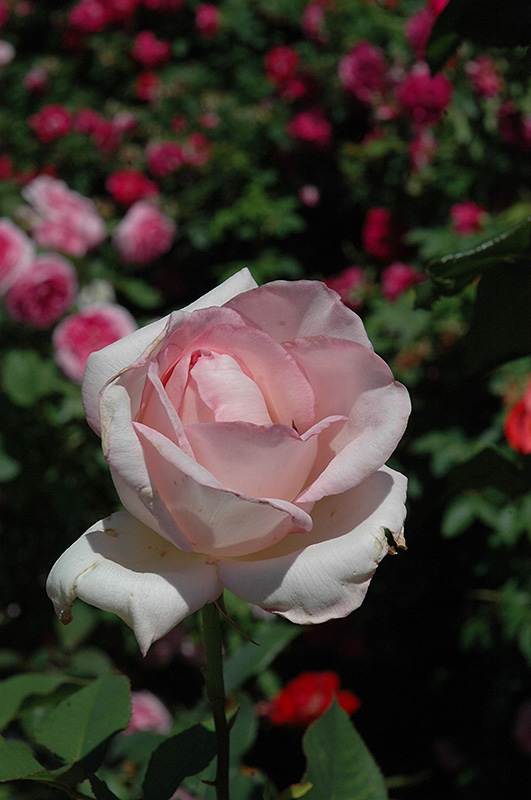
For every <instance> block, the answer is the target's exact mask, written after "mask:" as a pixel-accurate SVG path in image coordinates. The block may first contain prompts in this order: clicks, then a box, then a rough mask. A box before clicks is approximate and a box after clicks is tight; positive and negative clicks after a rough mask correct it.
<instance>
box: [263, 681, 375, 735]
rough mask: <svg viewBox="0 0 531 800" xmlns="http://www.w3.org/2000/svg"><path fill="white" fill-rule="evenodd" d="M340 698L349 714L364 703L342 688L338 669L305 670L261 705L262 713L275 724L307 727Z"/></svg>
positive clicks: (342, 705) (342, 706)
mask: <svg viewBox="0 0 531 800" xmlns="http://www.w3.org/2000/svg"><path fill="white" fill-rule="evenodd" d="M334 699H335V700H337V702H338V703H339V705H340V706H341V708H342V709H343V710H344V711H346V712H347V714H353V713H354V712H355V711H357V710H358V708H359V707H360V705H361V701H360V699H359V697H357V695H355V694H354V693H353V692H350V691H349V690H348V689H340V682H339V676H338V675H336V673H335V672H329V671H326V672H302V673H301V674H300V675H299V676H298V677H297V678H294V679H293V680H292V681H290V682H289V683H287V684H286V686H285V687H284V688H283V689H281V690H280V692H279V693H278V694H277V695H276V696H275V697H274V698H273V700H271V701H270V702H268V703H262V704H260V705H259V708H258V712H259V713H260V715H261V716H265V717H268V718H269V719H270V720H271V722H272V723H273V725H282V726H288V727H306V726H307V725H311V723H312V722H315V720H316V719H319V717H321V716H322V715H323V714H324V713H325V711H327V710H328V709H329V708H330V706H331V705H332V701H333V700H334Z"/></svg>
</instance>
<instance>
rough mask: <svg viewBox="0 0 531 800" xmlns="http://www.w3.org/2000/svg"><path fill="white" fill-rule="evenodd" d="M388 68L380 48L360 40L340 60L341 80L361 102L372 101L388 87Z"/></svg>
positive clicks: (339, 72)
mask: <svg viewBox="0 0 531 800" xmlns="http://www.w3.org/2000/svg"><path fill="white" fill-rule="evenodd" d="M386 69H387V68H386V64H385V57H384V54H383V52H382V51H381V50H380V48H379V47H375V46H374V45H372V44H369V42H359V44H357V45H356V46H355V47H353V48H352V50H351V51H350V52H349V53H347V55H346V56H343V58H342V59H341V61H340V62H339V67H338V74H339V81H340V83H341V85H342V86H343V87H344V88H345V89H346V90H347V91H348V92H350V93H351V94H353V95H354V97H356V98H357V99H358V100H359V101H360V103H370V102H372V101H373V100H374V99H375V98H378V97H381V95H382V94H383V93H384V91H385V89H386V79H385V76H386Z"/></svg>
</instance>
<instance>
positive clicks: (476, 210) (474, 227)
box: [450, 200, 487, 236]
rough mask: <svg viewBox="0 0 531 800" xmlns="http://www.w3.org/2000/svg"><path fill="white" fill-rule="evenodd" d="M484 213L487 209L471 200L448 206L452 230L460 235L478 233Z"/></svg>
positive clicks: (481, 226)
mask: <svg viewBox="0 0 531 800" xmlns="http://www.w3.org/2000/svg"><path fill="white" fill-rule="evenodd" d="M486 213H487V210H486V209H485V208H483V206H478V204H477V203H474V201H473V200H465V201H464V202H462V203H454V205H453V206H452V207H451V208H450V217H451V219H452V227H453V230H454V231H455V233H458V234H459V235H460V236H470V235H471V234H472V233H478V232H479V231H480V230H482V228H483V222H484V219H485V214H486Z"/></svg>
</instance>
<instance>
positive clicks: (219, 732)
mask: <svg viewBox="0 0 531 800" xmlns="http://www.w3.org/2000/svg"><path fill="white" fill-rule="evenodd" d="M202 615H203V638H204V640H205V647H206V673H205V680H206V690H207V696H208V699H209V700H210V705H211V706H212V713H213V716H214V727H215V729H216V737H217V744H218V758H217V766H216V778H215V781H214V786H215V787H216V797H217V800H229V726H228V724H227V716H226V714H225V704H226V700H225V684H224V682H223V651H222V641H221V621H220V618H219V612H218V609H217V607H216V605H215V603H208V604H207V605H206V606H204V607H203V611H202Z"/></svg>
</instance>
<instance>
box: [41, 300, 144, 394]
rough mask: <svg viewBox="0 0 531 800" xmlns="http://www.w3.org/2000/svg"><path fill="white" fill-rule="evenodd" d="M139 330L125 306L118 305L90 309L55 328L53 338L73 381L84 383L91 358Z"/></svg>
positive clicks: (57, 354) (60, 361)
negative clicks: (88, 361)
mask: <svg viewBox="0 0 531 800" xmlns="http://www.w3.org/2000/svg"><path fill="white" fill-rule="evenodd" d="M136 328H137V324H136V322H135V320H134V319H133V317H132V316H131V314H130V313H129V311H127V310H126V309H125V308H122V306H117V305H115V304H114V303H99V304H95V305H91V306H86V307H85V308H83V309H82V310H81V311H78V312H77V313H76V314H71V315H70V316H68V317H66V318H65V319H64V320H63V321H62V322H61V323H60V324H59V325H58V326H57V328H55V330H54V332H53V335H52V342H53V347H54V356H55V360H56V362H57V363H58V364H59V366H60V367H61V369H62V370H63V372H64V373H65V375H66V376H67V377H68V378H70V380H71V381H73V382H74V383H81V381H82V380H83V372H84V371H85V365H86V363H87V359H88V357H89V355H90V354H91V353H93V352H94V351H95V350H100V349H101V348H102V347H107V345H109V344H112V343H113V342H116V341H118V339H121V338H122V337H123V336H127V335H128V334H130V333H132V332H133V331H134V330H136Z"/></svg>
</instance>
